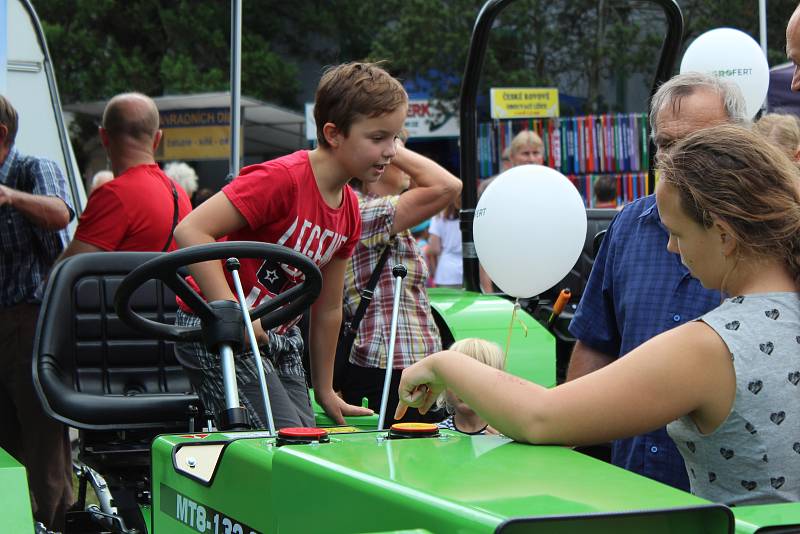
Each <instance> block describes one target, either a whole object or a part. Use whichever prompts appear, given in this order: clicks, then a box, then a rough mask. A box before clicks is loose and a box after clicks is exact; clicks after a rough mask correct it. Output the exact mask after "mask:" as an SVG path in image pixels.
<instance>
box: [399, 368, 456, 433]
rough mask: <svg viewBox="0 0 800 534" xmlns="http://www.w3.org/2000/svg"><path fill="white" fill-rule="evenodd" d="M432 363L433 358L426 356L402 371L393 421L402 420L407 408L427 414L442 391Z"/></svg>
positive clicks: (441, 384) (442, 386)
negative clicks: (398, 398)
mask: <svg viewBox="0 0 800 534" xmlns="http://www.w3.org/2000/svg"><path fill="white" fill-rule="evenodd" d="M432 363H433V357H432V356H428V357H427V358H423V359H422V360H420V361H418V362H417V363H415V364H414V365H412V366H411V367H407V368H405V369H404V370H403V375H402V376H401V377H400V386H399V387H398V395H399V397H400V401H399V402H398V403H397V410H395V413H394V418H395V419H402V417H403V416H404V415H405V414H406V409H408V407H409V406H410V407H412V408H417V410H419V413H420V414H426V413H428V410H430V408H431V406H432V405H433V403H434V402H436V399H437V398H438V397H439V394H441V393H442V391H444V384H443V383H442V382H441V380H439V379H438V377H437V376H436V373H435V371H434V369H433V366H432V365H431V364H432Z"/></svg>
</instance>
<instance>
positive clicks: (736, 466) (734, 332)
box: [667, 292, 800, 504]
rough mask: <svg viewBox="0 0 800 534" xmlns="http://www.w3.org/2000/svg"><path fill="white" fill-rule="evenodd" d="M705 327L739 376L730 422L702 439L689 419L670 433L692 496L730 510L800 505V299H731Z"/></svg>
mask: <svg viewBox="0 0 800 534" xmlns="http://www.w3.org/2000/svg"><path fill="white" fill-rule="evenodd" d="M700 320H702V321H703V322H704V323H706V324H707V325H709V326H710V327H711V328H713V329H714V331H715V332H716V333H717V334H718V335H719V337H721V338H722V340H723V341H724V342H725V345H727V347H728V350H729V351H730V353H731V360H732V362H733V367H734V369H735V372H736V400H735V401H734V403H733V408H732V409H731V412H730V414H729V415H728V417H727V419H726V420H725V421H724V422H723V423H722V424H721V425H720V426H719V427H718V428H717V429H716V430H714V431H713V432H711V433H709V434H702V433H701V432H700V431H698V429H697V426H696V425H695V424H694V422H693V421H692V419H691V418H690V417H688V416H684V417H681V418H680V419H678V420H677V421H675V422H673V423H670V424H669V425H667V433H668V434H669V436H670V437H671V438H672V439H673V440H674V441H675V444H676V445H677V446H678V450H679V451H680V453H681V455H682V456H683V459H684V461H685V462H686V470H687V471H688V474H689V483H690V484H691V486H692V493H696V494H699V495H702V496H703V497H705V498H706V499H710V500H712V501H717V502H724V503H729V504H754V503H762V502H781V501H786V502H790V501H796V500H797V499H798V493H797V481H798V480H800V297H798V294H797V293H793V292H787V293H764V294H754V295H747V296H738V297H735V298H730V299H726V300H725V302H723V304H722V305H721V306H720V307H718V308H716V309H715V310H713V311H711V312H709V313H707V314H706V315H704V316H703V317H702V318H701V319H700Z"/></svg>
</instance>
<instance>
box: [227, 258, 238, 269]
mask: <svg viewBox="0 0 800 534" xmlns="http://www.w3.org/2000/svg"><path fill="white" fill-rule="evenodd" d="M239 267H240V265H239V260H238V259H236V258H228V259H227V260H225V268H226V269H228V272H233V271H238V270H239Z"/></svg>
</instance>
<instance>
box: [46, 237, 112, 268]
mask: <svg viewBox="0 0 800 534" xmlns="http://www.w3.org/2000/svg"><path fill="white" fill-rule="evenodd" d="M87 252H103V249H102V248H100V247H96V246H94V245H92V244H90V243H86V242H84V241H81V240H79V239H73V240H72V241H71V242H70V244H69V246H68V247H67V248H65V249H64V251H63V252H62V253H61V255H60V256H59V257H58V258H57V259H56V263H58V262H60V261H63V260H65V259H67V258H69V257H70V256H76V255H78V254H86V253H87Z"/></svg>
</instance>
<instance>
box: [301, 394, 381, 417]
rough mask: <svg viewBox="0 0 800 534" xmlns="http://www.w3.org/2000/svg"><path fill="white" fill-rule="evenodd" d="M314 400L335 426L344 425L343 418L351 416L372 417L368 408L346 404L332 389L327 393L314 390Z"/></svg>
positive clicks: (371, 412)
mask: <svg viewBox="0 0 800 534" xmlns="http://www.w3.org/2000/svg"><path fill="white" fill-rule="evenodd" d="M314 399H315V400H316V401H317V404H319V405H320V406H321V407H322V409H323V410H325V413H326V414H327V415H328V417H330V418H331V419H333V420H334V422H336V424H337V425H343V424H345V420H344V418H345V416H351V415H372V414H373V413H375V412H373V411H372V410H370V409H369V408H362V407H361V406H353V405H352V404H347V403H346V402H345V401H344V400H343V399H342V398H341V397H339V396H338V395H337V394H336V392H334V391H333V389H331V390H329V391H318V390H316V389H315V390H314Z"/></svg>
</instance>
